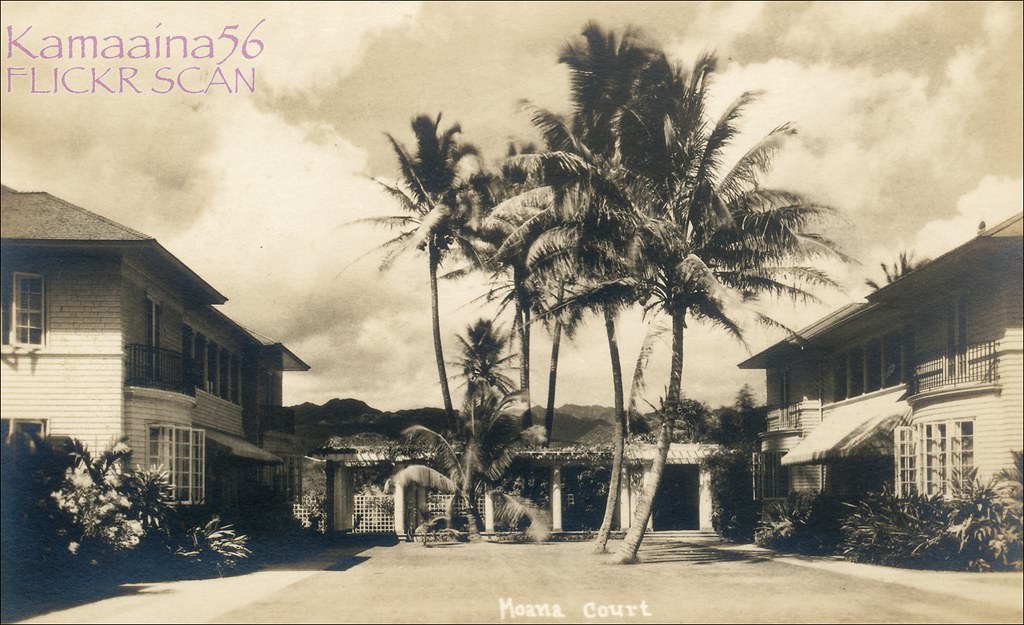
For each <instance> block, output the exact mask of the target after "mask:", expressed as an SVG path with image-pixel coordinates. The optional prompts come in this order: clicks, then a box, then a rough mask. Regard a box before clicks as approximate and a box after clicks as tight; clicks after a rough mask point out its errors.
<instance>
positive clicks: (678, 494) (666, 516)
mask: <svg viewBox="0 0 1024 625" xmlns="http://www.w3.org/2000/svg"><path fill="white" fill-rule="evenodd" d="M699 476H700V474H699V471H698V468H697V465H695V464H669V465H665V470H664V473H662V475H661V484H660V485H659V486H658V496H657V497H656V498H655V499H654V511H653V520H652V523H653V525H654V529H655V530H656V531H660V530H695V529H699V528H700V477H699Z"/></svg>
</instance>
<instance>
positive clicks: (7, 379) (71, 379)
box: [0, 257, 123, 449]
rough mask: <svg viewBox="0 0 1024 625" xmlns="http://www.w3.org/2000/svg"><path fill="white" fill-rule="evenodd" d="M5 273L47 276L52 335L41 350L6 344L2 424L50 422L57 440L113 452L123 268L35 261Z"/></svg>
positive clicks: (118, 419)
mask: <svg viewBox="0 0 1024 625" xmlns="http://www.w3.org/2000/svg"><path fill="white" fill-rule="evenodd" d="M4 271H11V272H15V271H18V272H28V273H36V274H40V275H42V276H43V278H44V285H45V286H44V288H45V308H46V314H45V330H46V337H45V344H44V345H43V346H42V347H41V348H39V349H35V350H26V349H25V348H23V347H22V348H18V347H10V346H4V350H3V351H4V353H3V358H2V365H0V371H2V376H0V412H2V415H3V418H5V419H19V418H20V419H46V420H47V424H48V430H49V432H50V434H51V435H54V436H72V437H75V438H78V439H80V440H81V441H83V442H84V443H86V444H87V445H89V446H90V447H91V448H97V449H102V448H106V447H108V446H109V445H110V444H111V443H113V442H114V441H116V440H117V439H118V438H119V437H120V436H121V433H122V431H123V430H122V393H121V380H122V376H123V365H122V360H123V359H122V348H121V311H120V304H121V294H120V288H121V284H120V262H119V261H118V260H117V259H115V258H103V257H75V258H73V259H70V260H68V259H56V258H52V257H35V258H28V259H17V260H15V261H13V262H12V263H11V266H5V267H4Z"/></svg>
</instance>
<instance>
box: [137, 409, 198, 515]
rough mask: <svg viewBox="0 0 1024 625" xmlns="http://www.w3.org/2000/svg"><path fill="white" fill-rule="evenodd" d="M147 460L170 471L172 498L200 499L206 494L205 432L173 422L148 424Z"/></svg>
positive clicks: (187, 500)
mask: <svg viewBox="0 0 1024 625" xmlns="http://www.w3.org/2000/svg"><path fill="white" fill-rule="evenodd" d="M149 464H150V465H155V466H160V467H162V468H163V469H164V470H166V471H167V472H168V473H169V474H170V478H171V485H172V486H173V488H174V498H175V500H176V501H178V502H180V503H187V504H194V503H202V502H203V499H204V498H205V497H206V488H205V477H206V432H205V431H203V430H196V429H192V428H187V427H176V426H173V425H153V426H150V428H149Z"/></svg>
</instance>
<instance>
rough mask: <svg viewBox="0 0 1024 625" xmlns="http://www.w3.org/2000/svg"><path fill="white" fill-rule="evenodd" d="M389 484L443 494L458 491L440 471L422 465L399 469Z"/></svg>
mask: <svg viewBox="0 0 1024 625" xmlns="http://www.w3.org/2000/svg"><path fill="white" fill-rule="evenodd" d="M391 482H392V483H393V484H395V486H398V487H399V488H405V487H406V486H408V485H410V484H415V485H417V486H420V487H422V488H425V489H428V490H436V491H441V492H443V493H454V492H457V490H458V487H457V485H456V484H455V482H453V481H452V480H451V479H449V478H448V477H446V476H445V475H444V474H442V473H441V472H440V471H438V470H436V469H432V468H430V467H428V466H426V465H422V464H413V465H409V466H407V467H403V468H401V469H399V470H398V471H396V472H395V473H394V475H392V476H391Z"/></svg>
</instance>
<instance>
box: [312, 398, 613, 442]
mask: <svg viewBox="0 0 1024 625" xmlns="http://www.w3.org/2000/svg"><path fill="white" fill-rule="evenodd" d="M292 408H293V410H294V411H295V433H296V434H297V435H299V436H302V437H304V438H307V439H311V440H321V441H324V440H327V439H328V438H330V437H332V436H344V437H352V436H355V435H367V436H369V435H375V436H373V438H379V437H385V438H398V437H399V436H401V433H402V430H404V429H405V428H407V427H409V426H410V425H424V426H426V427H429V428H431V429H434V430H439V431H440V430H444V428H445V425H446V423H445V415H444V410H443V409H441V408H414V409H411V410H397V411H395V412H384V411H381V410H377V409H376V408H373V407H371V406H369V405H367V404H366V403H365V402H362V401H360V400H358V399H332V400H330V401H328V402H327V403H325V404H323V405H317V404H313V403H309V402H306V403H303V404H299V405H297V406H293V407H292ZM533 414H534V423H535V424H538V425H540V424H543V423H544V408H542V407H541V406H534V407H533ZM614 420H615V411H614V409H612V408H608V407H605V406H578V405H574V404H566V405H564V406H561V407H559V408H556V409H555V420H554V427H553V430H552V434H551V438H552V440H553V441H559V442H604V441H608V440H611V426H612V423H613V422H614Z"/></svg>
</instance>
